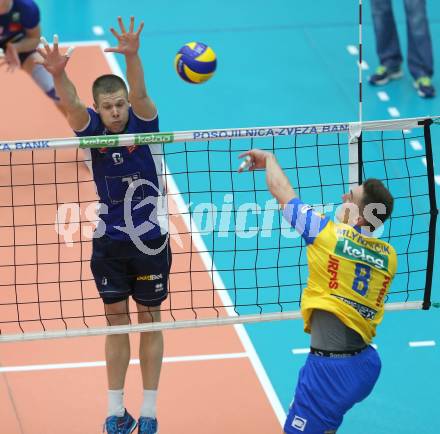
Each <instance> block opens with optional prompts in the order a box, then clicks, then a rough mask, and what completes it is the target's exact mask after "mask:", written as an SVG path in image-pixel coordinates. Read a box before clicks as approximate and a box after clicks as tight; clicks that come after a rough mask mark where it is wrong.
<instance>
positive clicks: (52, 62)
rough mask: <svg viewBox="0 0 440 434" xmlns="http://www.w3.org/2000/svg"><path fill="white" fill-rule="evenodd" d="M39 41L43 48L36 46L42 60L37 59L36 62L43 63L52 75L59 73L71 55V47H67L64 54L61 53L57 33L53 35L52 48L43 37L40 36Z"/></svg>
mask: <svg viewBox="0 0 440 434" xmlns="http://www.w3.org/2000/svg"><path fill="white" fill-rule="evenodd" d="M41 42H42V43H43V46H44V48H37V51H38V53H40V55H41V57H42V58H43V60H41V61H38V63H40V64H41V65H43V66H44V67H45V68H46V69H47V70H48V71H49V72H50V73H51V74H52V75H54V76H55V75H59V74H61V73H62V72H63V71H64V70H65V68H66V65H67V62H68V61H69V58H70V56H71V55H72V51H73V47H69V49H68V50H67V51H66V53H65V54H61V53H60V50H59V48H58V35H53V46H52V48H51V47H50V46H49V44H48V42H47V41H46V39H45V38H44V37H41Z"/></svg>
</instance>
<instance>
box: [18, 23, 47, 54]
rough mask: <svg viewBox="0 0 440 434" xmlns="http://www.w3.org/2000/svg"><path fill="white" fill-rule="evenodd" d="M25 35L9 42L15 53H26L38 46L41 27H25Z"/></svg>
mask: <svg viewBox="0 0 440 434" xmlns="http://www.w3.org/2000/svg"><path fill="white" fill-rule="evenodd" d="M25 32H26V36H25V37H24V38H23V39H21V40H20V41H18V42H11V45H12V46H13V47H14V48H15V50H16V51H17V53H27V52H29V51H33V50H35V49H36V48H37V47H38V44H39V43H40V37H41V28H40V26H39V25H38V26H36V27H34V28H33V29H26V30H25Z"/></svg>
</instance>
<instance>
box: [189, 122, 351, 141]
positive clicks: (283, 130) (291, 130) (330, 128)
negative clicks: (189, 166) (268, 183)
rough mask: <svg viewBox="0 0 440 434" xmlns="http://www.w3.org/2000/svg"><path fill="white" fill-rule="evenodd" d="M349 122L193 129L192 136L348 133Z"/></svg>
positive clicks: (198, 137)
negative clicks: (272, 126)
mask: <svg viewBox="0 0 440 434" xmlns="http://www.w3.org/2000/svg"><path fill="white" fill-rule="evenodd" d="M348 132H349V124H328V125H301V126H293V127H275V128H248V129H236V130H210V131H193V132H192V138H193V139H195V140H202V139H222V138H225V139H230V138H236V137H237V138H239V137H267V136H293V135H302V134H322V133H348Z"/></svg>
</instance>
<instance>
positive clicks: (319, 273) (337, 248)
mask: <svg viewBox="0 0 440 434" xmlns="http://www.w3.org/2000/svg"><path fill="white" fill-rule="evenodd" d="M284 216H285V218H286V219H287V220H288V221H289V222H290V223H291V225H292V226H293V227H294V228H295V229H296V230H297V231H298V232H299V233H300V234H301V236H302V238H303V239H304V240H305V242H306V245H307V261H308V266H309V278H308V281H307V287H306V288H305V290H304V292H303V295H302V298H301V312H302V315H303V319H304V330H305V331H306V332H308V333H310V323H311V317H312V313H313V310H314V309H321V310H326V311H329V312H332V313H334V314H335V315H336V316H337V317H338V318H339V319H340V320H341V321H342V322H343V323H344V324H345V325H346V326H347V327H350V328H352V329H353V330H355V331H356V332H357V333H359V334H360V335H361V336H362V338H363V339H364V341H365V343H366V344H369V343H370V342H371V340H372V338H373V337H374V336H375V334H376V332H375V330H376V326H377V325H378V324H379V323H380V322H381V321H382V318H383V314H384V301H385V297H386V294H387V291H388V289H389V287H390V285H391V281H392V279H393V277H394V274H395V273H396V268H397V255H396V252H395V250H394V248H393V247H392V246H391V245H390V244H388V243H387V242H385V241H382V240H380V239H378V238H375V237H371V236H367V235H365V234H363V233H362V232H361V230H360V228H357V227H352V226H349V225H347V224H344V223H336V222H334V221H332V220H331V219H330V218H329V217H326V216H325V215H322V214H319V213H317V212H316V211H314V210H313V209H312V208H311V207H310V206H309V205H307V204H305V203H303V202H302V201H301V200H300V199H298V198H295V199H293V200H291V201H290V202H289V204H288V205H287V206H286V208H285V210H284Z"/></svg>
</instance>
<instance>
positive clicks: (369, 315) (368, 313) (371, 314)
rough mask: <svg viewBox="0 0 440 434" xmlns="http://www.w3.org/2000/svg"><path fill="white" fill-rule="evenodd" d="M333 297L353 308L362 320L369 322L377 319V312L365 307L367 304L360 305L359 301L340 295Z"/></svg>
mask: <svg viewBox="0 0 440 434" xmlns="http://www.w3.org/2000/svg"><path fill="white" fill-rule="evenodd" d="M332 296H333V297H336V298H338V299H339V300H341V301H343V302H344V303H346V304H348V305H349V306H351V307H352V308H354V309H356V310H357V311H358V312H359V315H360V316H361V317H362V318H365V319H367V320H373V319H374V318H376V315H377V310H375V309H372V308H371V307H368V306H365V304H362V303H358V302H357V301H354V300H351V299H349V298H346V297H342V296H340V295H336V294H332Z"/></svg>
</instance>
